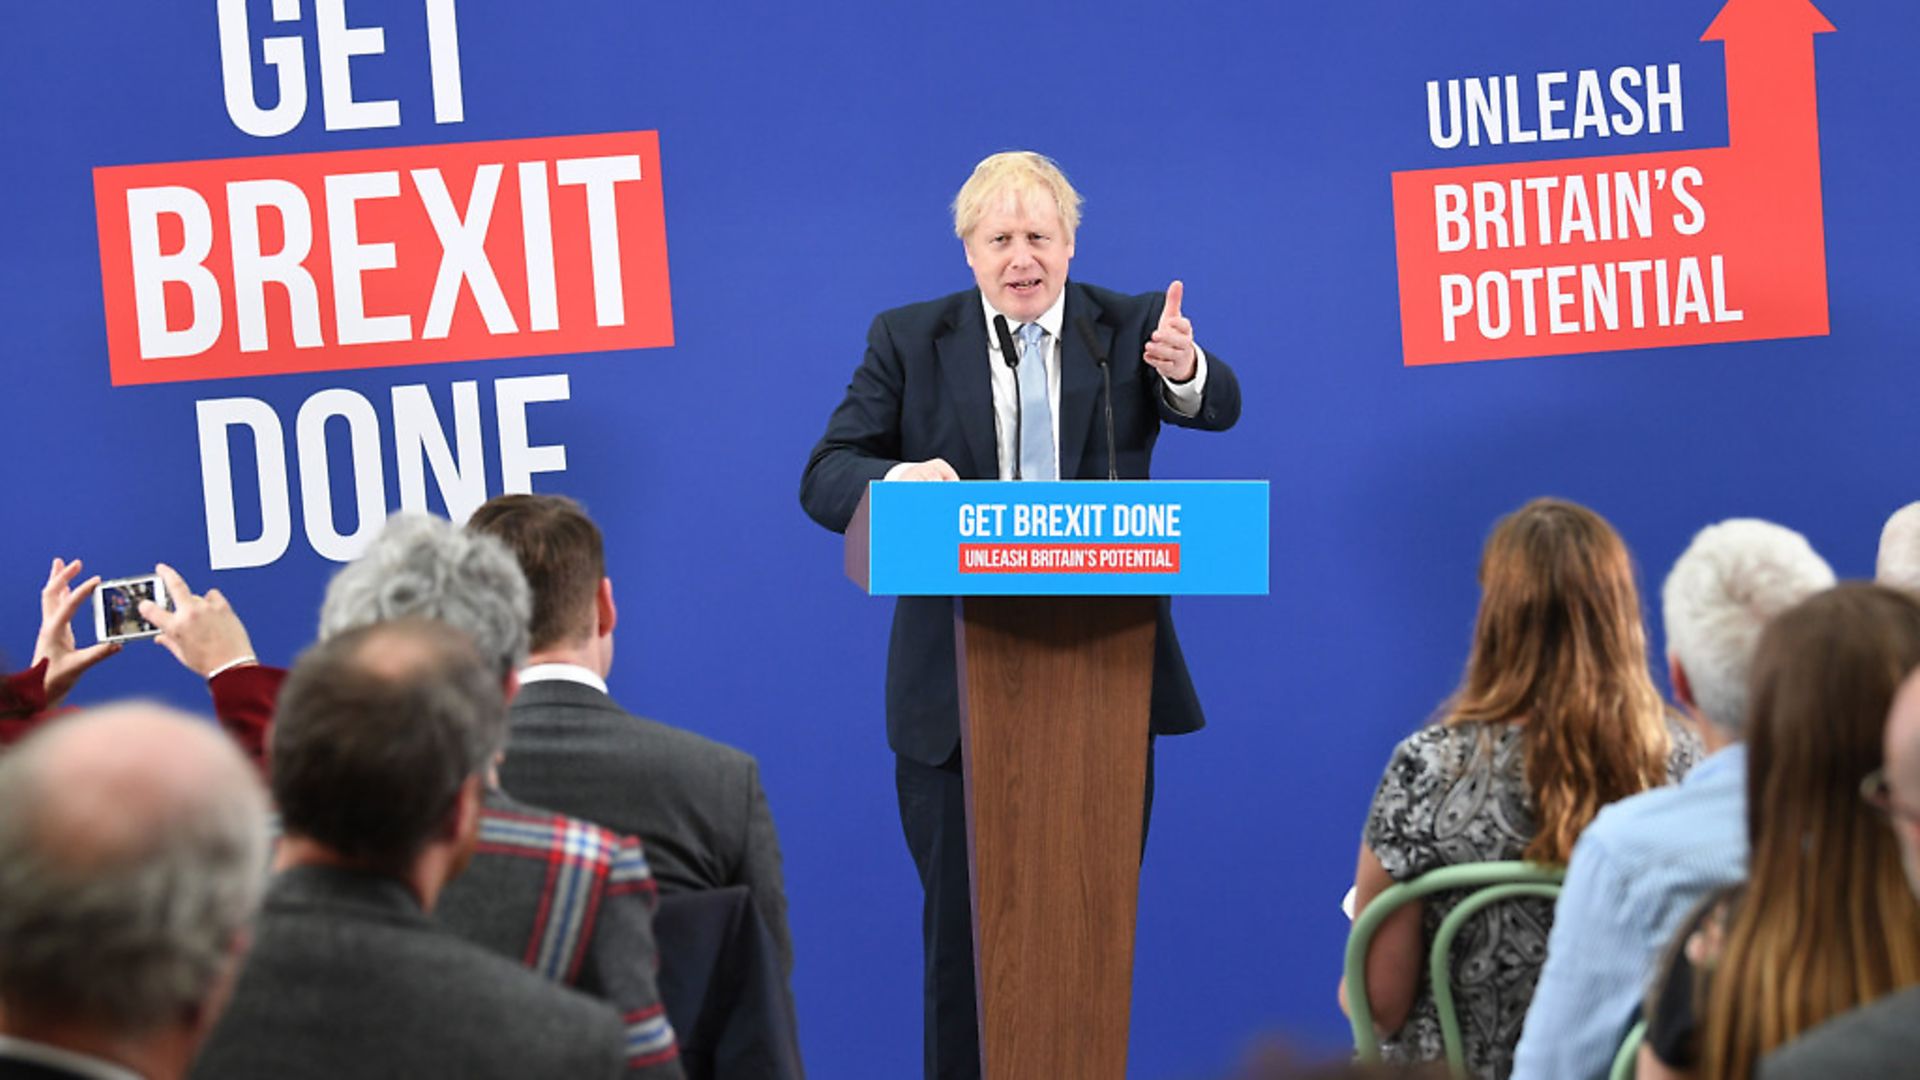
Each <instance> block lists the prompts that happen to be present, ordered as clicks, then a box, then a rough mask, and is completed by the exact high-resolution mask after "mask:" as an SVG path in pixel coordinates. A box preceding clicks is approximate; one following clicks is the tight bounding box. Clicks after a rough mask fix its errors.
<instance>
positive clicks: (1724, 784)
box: [1513, 518, 1834, 1080]
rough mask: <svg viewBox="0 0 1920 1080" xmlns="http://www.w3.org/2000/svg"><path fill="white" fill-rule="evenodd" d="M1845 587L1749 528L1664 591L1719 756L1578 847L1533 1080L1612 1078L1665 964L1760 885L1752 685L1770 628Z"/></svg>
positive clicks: (1538, 1023) (1604, 813)
mask: <svg viewBox="0 0 1920 1080" xmlns="http://www.w3.org/2000/svg"><path fill="white" fill-rule="evenodd" d="M1833 583H1834V578H1833V571H1832V570H1831V569H1830V568H1828V566H1827V564H1826V561H1825V560H1823V559H1821V558H1820V556H1819V555H1817V554H1815V553H1814V550H1813V548H1812V546H1810V545H1809V544H1808V543H1807V541H1806V538H1805V537H1803V536H1801V535H1800V534H1799V533H1797V532H1794V531H1793V530H1791V529H1787V528H1783V527H1781V526H1779V525H1774V524H1772V523H1770V522H1765V521H1756V520H1754V519H1751V518H1741V519H1735V520H1732V521H1723V522H1721V523H1719V524H1717V525H1710V526H1708V527H1707V528H1705V529H1702V530H1701V531H1700V533H1699V535H1697V536H1695V537H1694V538H1693V543H1692V544H1690V545H1688V547H1687V550H1686V551H1685V552H1683V553H1681V555H1680V558H1679V560H1678V561H1677V562H1675V563H1674V564H1673V570H1672V572H1670V573H1669V574H1668V575H1667V580H1666V584H1665V586H1664V587H1663V588H1662V589H1661V591H1660V597H1661V608H1662V614H1663V621H1664V623H1665V625H1666V633H1667V670H1668V672H1669V674H1670V676H1671V681H1672V684H1673V695H1674V699H1675V700H1676V701H1677V702H1678V704H1679V705H1680V707H1681V708H1682V709H1683V710H1684V711H1685V712H1686V713H1687V715H1688V716H1689V717H1691V718H1692V719H1693V720H1694V722H1695V724H1696V725H1697V726H1698V728H1699V730H1700V734H1701V739H1702V742H1703V743H1704V744H1705V748H1706V750H1707V751H1708V752H1709V754H1710V756H1709V757H1708V758H1707V759H1706V760H1705V761H1702V762H1701V763H1700V764H1699V765H1698V766H1696V767H1695V768H1694V769H1693V771H1692V772H1690V773H1688V774H1687V777H1686V779H1685V780H1683V781H1682V782H1681V783H1679V784H1677V785H1674V786H1672V787H1663V788H1657V789H1655V790H1653V791H1648V792H1643V793H1641V794H1639V795H1635V796H1632V797H1631V798H1627V799H1622V800H1621V801H1619V802H1617V803H1614V804H1613V805H1612V806H1609V807H1606V808H1605V809H1603V810H1601V811H1600V813H1599V815H1598V816H1597V817H1595V818H1594V819H1593V824H1591V825H1589V826H1587V829H1586V831H1585V832H1583V833H1581V834H1580V840H1579V842H1578V843H1576V844H1575V845H1574V848H1573V859H1572V861H1571V862H1570V863H1569V864H1568V867H1567V879H1566V883H1565V885H1564V887H1563V888H1562V890H1561V893H1560V900H1559V903H1558V904H1556V905H1555V907H1554V913H1553V931H1552V933H1551V935H1550V936H1549V937H1548V939H1547V962H1546V967H1545V968H1544V969H1543V970H1542V972H1541V974H1540V983H1539V985H1538V986H1537V987H1535V988H1534V993H1533V1003H1532V1005H1531V1006H1529V1007H1528V1009H1527V1018H1526V1026H1525V1028H1524V1029H1523V1031H1522V1032H1521V1035H1520V1046H1519V1048H1518V1049H1517V1050H1516V1051H1515V1054H1514V1071H1513V1075H1514V1076H1515V1077H1516V1078H1521V1080H1527V1078H1537V1080H1562V1078H1564V1080H1585V1078H1597V1077H1602V1076H1605V1075H1606V1074H1607V1070H1608V1068H1609V1067H1610V1066H1611V1065H1612V1063H1613V1058H1614V1054H1615V1053H1616V1052H1617V1051H1618V1049H1619V1047H1620V1043H1621V1041H1622V1040H1623V1039H1624V1038H1625V1036H1626V1033H1627V1030H1628V1029H1629V1028H1630V1027H1632V1025H1633V1022H1634V1020H1635V1019H1636V1018H1637V1017H1638V1015H1639V1011H1640V1002H1641V999H1642V997H1643V996H1644V995H1645V993H1646V986H1647V980H1648V979H1649V978H1650V977H1651V976H1652V974H1653V970H1654V966H1655V962H1656V960H1657V959H1658V954H1659V952H1660V950H1661V949H1662V948H1663V947H1664V946H1665V945H1666V943H1667V942H1668V941H1671V940H1672V939H1673V935H1674V932H1675V931H1676V930H1678V929H1679V927H1680V924H1681V922H1682V921H1683V920H1684V919H1685V918H1686V916H1687V913H1688V912H1690V911H1692V910H1693V908H1694V906H1695V905H1696V904H1698V903H1699V901H1700V899H1701V898H1702V897H1704V896H1706V895H1707V894H1708V893H1710V892H1712V891H1713V890H1715V889H1719V888H1724V887H1725V886H1728V885H1732V884H1734V883H1736V882H1738V881H1740V880H1741V879H1742V878H1744V877H1745V876H1746V872H1747V833H1746V821H1747V816H1746V749H1745V747H1743V746H1741V745H1740V739H1741V738H1742V735H1743V732H1744V731H1745V729H1746V714H1747V675H1748V672H1749V670H1750V669H1751V667H1752V666H1753V652H1754V648H1755V647H1756V646H1757V645H1758V644H1759V640H1760V632H1761V630H1762V629H1764V628H1765V626H1766V624H1767V622H1768V620H1770V619H1772V618H1773V617H1774V616H1775V615H1778V614H1779V613H1780V612H1782V611H1785V610H1786V609H1787V608H1790V607H1792V606H1793V605H1794V604H1797V603H1799V602H1800V601H1801V600H1804V599H1806V598H1807V597H1808V596H1810V595H1812V594H1813V593H1815V592H1818V591H1819V590H1821V589H1825V588H1830V587H1831V586H1832V585H1833Z"/></svg>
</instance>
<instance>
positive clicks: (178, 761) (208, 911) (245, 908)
mask: <svg viewBox="0 0 1920 1080" xmlns="http://www.w3.org/2000/svg"><path fill="white" fill-rule="evenodd" d="M108 805H111V806H112V807H113V809H112V811H111V813H108V812H105V811H103V810H102V809H101V807H103V806H108ZM266 869H267V798H266V792H265V790H264V789H263V788H262V786H261V784H260V779H259V777H258V775H257V774H255V772H254V770H253V767H252V766H250V765H248V764H247V762H246V760H245V759H244V758H243V757H241V755H240V752H239V750H237V749H236V748H235V747H234V746H233V743H232V741H231V740H229V739H228V738H226V736H224V735H222V734H221V733H220V732H219V731H218V730H217V729H215V728H214V727H213V726H212V725H211V724H209V723H207V722H205V721H203V720H198V719H196V718H193V717H190V716H186V715H185V714H182V713H177V712H175V711H173V710H172V709H168V708H166V707H164V706H160V705H153V704H139V703H136V704H130V705H122V706H117V707H109V708H105V709H99V710H95V711H93V712H88V713H81V714H79V715H77V716H71V717H65V718H62V719H60V720H56V721H54V722H53V723H51V724H48V725H47V726H45V727H43V728H41V729H40V730H38V731H36V732H34V733H33V734H32V735H30V736H28V737H27V738H26V739H25V740H23V741H22V742H21V743H20V744H19V745H18V746H17V747H16V748H15V749H14V750H13V751H12V752H10V753H8V754H7V755H6V756H5V757H4V758H0V1001H4V1002H6V1003H7V1007H8V1008H9V1009H18V1010H20V1011H21V1013H22V1014H23V1015H24V1014H26V1013H27V1012H29V1011H31V1013H32V1014H33V1015H34V1017H35V1019H37V1020H39V1021H43V1022H44V1021H49V1020H58V1021H65V1022H72V1023H78V1024H82V1025H87V1026H91V1027H97V1028H99V1029H101V1030H104V1031H109V1032H112V1033H114V1034H117V1035H121V1036H128V1037H137V1036H143V1035H145V1034H147V1033H148V1032H150V1031H154V1030H157V1029H159V1028H162V1027H165V1026H167V1025H169V1024H173V1023H177V1022H179V1020H180V1018H181V1017H182V1016H185V1015H187V1014H188V1013H189V1012H190V1010H192V1009H194V1008H197V1007H199V1006H200V1005H202V1004H203V1003H205V1002H206V1000H207V999H208V995H209V994H211V993H212V992H213V991H214V989H215V987H216V985H217V983H218V981H219V979H220V977H221V973H222V971H223V970H224V969H225V968H226V966H227V965H228V963H229V962H230V959H231V957H232V955H233V952H234V947H235V941H236V938H237V936H238V935H239V934H240V933H241V932H242V930H243V929H244V928H245V927H246V925H247V924H248V922H249V921H250V920H251V919H252V917H253V913H254V910H255V909H256V908H257V907H258V906H259V903H260V894H261V891H262V889H263V886H264V885H265V882H266Z"/></svg>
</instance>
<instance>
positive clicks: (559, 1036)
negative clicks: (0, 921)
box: [191, 866, 625, 1080]
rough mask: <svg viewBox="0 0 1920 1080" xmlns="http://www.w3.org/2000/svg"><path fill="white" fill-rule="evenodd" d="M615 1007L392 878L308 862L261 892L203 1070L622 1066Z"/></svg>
mask: <svg viewBox="0 0 1920 1080" xmlns="http://www.w3.org/2000/svg"><path fill="white" fill-rule="evenodd" d="M624 1043H625V1033H624V1032H623V1030H622V1028H621V1024H620V1018H619V1017H618V1016H616V1015H615V1014H614V1012H613V1010H611V1009H609V1008H608V1007H607V1006H605V1005H603V1004H601V1003H600V1002H597V1001H594V1000H593V999H591V998H588V997H586V996H585V995H582V994H578V993H575V992H574V991H571V990H567V989H564V988H562V987H559V986H555V985H553V984H552V983H549V982H547V981H546V980H544V979H542V978H540V977H539V976H538V975H535V974H534V973H533V972H531V971H528V970H527V969H526V968H524V967H521V966H520V965H519V964H516V963H513V962H511V961H508V960H504V959H502V958H500V957H498V956H495V955H493V954H492V953H490V952H487V951H486V950H485V949H482V948H480V947H479V946H477V945H474V944H472V943H470V942H466V941H462V940H461V939H460V938H458V937H456V936H454V934H453V933H452V932H451V931H448V930H446V929H445V928H443V927H441V926H438V925H437V924H435V923H434V922H433V921H432V920H431V919H429V918H428V917H427V915H426V914H425V913H424V912H422V911H421V910H420V905H419V904H418V903H417V902H416V901H415V900H414V898H413V894H412V893H410V892H408V891H407V889H406V887H405V886H403V885H402V884H401V883H400V882H398V881H395V880H393V879H391V878H384V877H373V876H368V875H363V874H355V873H350V872H347V871H343V870H335V869H329V868H325V867H317V866H303V867H296V868H294V869H292V870H288V871H286V872H284V873H282V874H280V875H279V876H278V877H276V878H275V879H274V881H273V884H272V885H271V886H270V887H269V888H268V890H267V899H266V904H265V906H264V907H263V909H262V910H261V914H260V921H259V925H258V927H257V928H256V930H255V939H254V945H253V950H252V952H251V953H249V954H248V957H247V961H246V965H245V967H244V968H243V969H242V971H241V974H240V980H239V983H238V985H237V986H236V987H235V989H234V995H233V1000H232V1002H231V1003H230V1004H229V1005H228V1007H227V1011H226V1013H225V1015H224V1016H222V1018H221V1020H220V1022H219V1023H218V1024H217V1025H216V1026H215V1028H214V1030H213V1033H212V1035H211V1036H210V1037H209V1038H208V1040H207V1042H206V1045H205V1046H204V1047H202V1048H201V1052H200V1057H199V1060H198V1061H196V1062H195V1064H194V1068H193V1071H192V1073H191V1075H192V1076H193V1077H195V1078H198V1080H214V1078H224V1077H233V1078H236V1080H257V1078H260V1077H274V1078H275V1080H307V1078H312V1080H337V1078H339V1077H348V1076H351V1077H355V1078H357V1080H380V1078H386V1077H392V1078H394V1080H399V1078H402V1077H407V1078H413V1077H422V1076H448V1077H453V1076H458V1077H462V1078H463V1080H492V1078H496V1077H497V1078H499V1080H525V1078H527V1077H546V1076H552V1077H562V1076H564V1077H601V1078H613V1077H618V1076H619V1075H620V1074H621V1069H622V1067H623V1065H624V1050H623V1048H624Z"/></svg>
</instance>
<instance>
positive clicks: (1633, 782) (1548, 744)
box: [1342, 499, 1699, 1076]
mask: <svg viewBox="0 0 1920 1080" xmlns="http://www.w3.org/2000/svg"><path fill="white" fill-rule="evenodd" d="M1480 587H1481V602H1480V613H1479V617H1478V620H1477V624H1476V626H1475V630H1474V641H1473V649H1472V652H1471V653H1470V654H1469V656H1468V659H1467V666H1466V674H1465V676H1464V678H1463V680H1462V683H1461V686H1460V689H1459V690H1458V691H1457V692H1456V693H1455V695H1454V696H1453V698H1452V699H1450V700H1449V701H1448V702H1447V703H1446V705H1445V706H1443V708H1442V712H1441V715H1440V717H1439V718H1438V720H1437V722H1435V723H1433V724H1431V725H1429V726H1427V727H1425V728H1422V729H1421V730H1420V731H1418V732H1416V733H1414V734H1413V735H1411V736H1409V737H1408V738H1406V739H1405V740H1403V741H1402V742H1401V743H1400V744H1399V746H1397V747H1395V749H1394V752H1393V757H1392V760H1391V761H1389V762H1388V764H1387V768H1386V772H1385V775H1384V776H1383V777H1382V778H1381V781H1380V787H1379V790H1378V791H1377V792H1376V793H1375V794H1374V798H1373V805H1372V808H1371V810H1370V811H1369V812H1368V816H1367V824H1366V833H1365V839H1364V842H1363V844H1362V846H1361V848H1360V860H1359V866H1358V869H1357V871H1356V874H1355V882H1354V889H1355V894H1356V903H1357V907H1358V908H1359V909H1364V908H1365V907H1366V905H1367V904H1368V903H1370V902H1372V900H1373V899H1374V898H1375V897H1376V896H1378V895H1379V894H1380V892H1381V891H1382V890H1384V889H1386V888H1387V887H1388V886H1390V885H1392V884H1393V883H1394V882H1400V881H1411V880H1413V879H1414V878H1416V877H1419V876H1420V875H1421V874H1424V873H1426V872H1427V871H1429V870H1434V869H1437V868H1439V867H1442V866H1447V865H1451V864H1457V863H1472V862H1484V861H1490V860H1501V859H1520V858H1524V859H1528V860H1530V861H1533V862H1538V863H1564V862H1566V860H1567V857H1568V855H1569V854H1570V853H1571V851H1572V849H1573V846H1574V841H1575V840H1576V839H1577V838H1578V837H1579V835H1580V832H1581V830H1582V829H1584V828H1585V827H1586V825H1587V823H1588V822H1589V821H1591V820H1592V819H1593V816H1594V814H1595V813H1597V812H1598V811H1599V809H1600V807H1602V806H1604V805H1606V804H1607V803H1610V802H1613V801H1614V800H1616V799H1620V798H1624V797H1626V796H1628V795H1632V794H1634V793H1636V792H1639V791H1643V790H1645V789H1647V788H1650V787H1654V786H1657V785H1659V784H1662V783H1665V782H1667V781H1669V780H1673V779H1677V778H1678V777H1679V776H1680V775H1682V774H1684V773H1685V772H1686V770H1687V768H1688V766H1690V765H1691V764H1692V762H1693V760H1694V758H1695V757H1696V756H1697V755H1698V752H1699V746H1698V743H1697V741H1696V740H1695V739H1694V738H1693V737H1692V736H1691V735H1690V734H1689V733H1688V732H1687V731H1686V730H1685V729H1684V727H1682V726H1681V725H1680V724H1679V723H1678V722H1677V721H1675V720H1674V719H1672V718H1670V717H1669V716H1668V715H1667V713H1666V710H1665V709H1664V707H1663V706H1662V703H1661V701H1660V695H1659V692H1658V691H1657V690H1655V689H1654V685H1653V679H1652V676H1651V674H1650V673H1649V672H1648V669H1647V644H1646V638H1645V634H1644V632H1643V631H1642V629H1641V618H1640V601H1639V596H1638V593H1637V591H1636V590H1635V587H1634V580H1633V566H1632V563H1631V560H1630V559H1629V557H1628V554H1627V549H1626V545H1625V544H1623V543H1622V542H1621V540H1620V537H1619V536H1618V535H1617V534H1615V532H1614V531H1613V528H1612V527H1611V526H1609V525H1608V524H1607V523H1606V522H1605V521H1604V520H1602V519H1601V518H1600V516H1599V515H1598V514H1595V513H1594V512H1593V511H1591V510H1589V509H1587V508H1585V507H1583V506H1578V505H1575V504H1573V503H1569V502H1562V501H1559V500H1555V499H1539V500H1535V501H1534V502H1531V503H1528V504H1527V505H1526V506H1524V507H1521V508H1520V509H1519V510H1517V511H1515V512H1513V513H1512V514H1509V515H1507V516H1506V517H1505V518H1503V519H1501V521H1500V523H1499V524H1498V525H1497V526H1495V528H1494V530H1493V534H1492V536H1491V537H1490V538H1489V539H1488V541H1487V546H1486V551H1485V552H1484V554H1483V555H1482V558H1481V563H1480ZM1455 902H1457V897H1442V898H1438V899H1435V900H1434V901H1432V902H1428V903H1419V902H1416V903H1412V904H1409V905H1407V906H1406V907H1403V908H1401V909H1399V910H1398V911H1396V912H1395V913H1394V914H1393V915H1392V916H1390V917H1389V918H1388V919H1387V920H1386V921H1385V922H1384V923H1382V924H1381V926H1380V929H1379V932H1378V934H1377V935H1376V936H1375V937H1374V939H1373V943H1372V948H1371V951H1370V953H1369V954H1368V958H1367V968H1366V970H1367V999H1368V1004H1369V1007H1370V1008H1371V1010H1372V1013H1373V1016H1374V1017H1375V1022H1376V1025H1377V1027H1378V1028H1379V1030H1380V1031H1381V1032H1382V1034H1383V1035H1384V1036H1385V1037H1384V1038H1383V1041H1382V1046H1381V1049H1382V1054H1383V1056H1384V1057H1386V1058H1387V1059H1388V1060H1389V1061H1421V1060H1433V1059H1436V1058H1439V1057H1441V1056H1442V1044H1441V1035H1440V1024H1439V1019H1438V1014H1437V1013H1436V1011H1435V1009H1434V1004H1433V997H1432V989H1431V986H1430V984H1429V983H1428V981H1427V978H1426V976H1425V975H1424V974H1423V969H1424V967H1425V965H1424V964H1423V962H1422V959H1423V957H1424V956H1425V953H1426V946H1425V942H1427V941H1430V940H1431V939H1432V935H1433V933H1434V932H1435V931H1436V930H1437V928H1438V926H1439V924H1440V921H1441V919H1442V917H1444V916H1445V914H1446V913H1447V912H1448V911H1449V910H1451V908H1452V906H1453V904H1454V903H1455ZM1551 921H1552V908H1551V905H1550V904H1549V903H1548V902H1546V901H1537V900H1526V901H1516V902H1514V903H1511V904H1503V905H1499V906H1496V907H1495V908H1492V909H1489V911H1488V912H1487V913H1486V915H1485V916H1484V917H1480V918H1477V919H1476V920H1474V922H1473V923H1472V924H1470V925H1469V927H1468V929H1467V930H1466V931H1465V932H1463V933H1462V935H1461V939H1460V941H1459V942H1458V943H1456V945H1455V951H1456V955H1465V956H1471V957H1473V958H1474V966H1475V969H1476V977H1475V978H1474V979H1473V980H1472V981H1471V982H1469V983H1465V984H1463V985H1461V986H1460V987H1459V988H1458V990H1457V994H1456V1001H1457V1002H1458V1006H1459V1014H1460V1016H1461V1018H1462V1021H1463V1025H1462V1026H1463V1035H1464V1039H1465V1046H1466V1060H1467V1065H1468V1068H1469V1070H1470V1071H1471V1072H1472V1073H1473V1074H1474V1075H1476V1076H1505V1075H1507V1073H1508V1072H1509V1071H1510V1070H1511V1068H1512V1062H1513V1049H1514V1044H1515V1042H1516V1041H1517V1040H1518V1039H1519V1037H1520V1025H1521V1020H1522V1018H1523V1017H1524V1015H1525V1013H1526V1007H1527V1002H1528V1000H1529V998H1530V997H1531V995H1532V991H1533V983H1534V980H1535V979H1536V978H1537V976H1538V974H1539V964H1540V958H1541V957H1542V956H1543V955H1544V954H1545V952H1546V944H1547V943H1546V934H1547V927H1548V926H1549V925H1550V923H1551ZM1444 975H1445V973H1436V974H1435V975H1434V976H1433V977H1435V978H1439V977H1444ZM1342 989H1343V994H1344V992H1345V988H1344V987H1343V988H1342ZM1343 1000H1344V998H1343Z"/></svg>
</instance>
